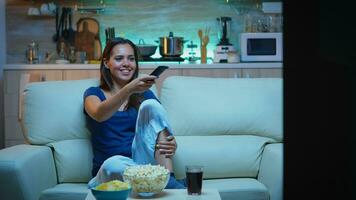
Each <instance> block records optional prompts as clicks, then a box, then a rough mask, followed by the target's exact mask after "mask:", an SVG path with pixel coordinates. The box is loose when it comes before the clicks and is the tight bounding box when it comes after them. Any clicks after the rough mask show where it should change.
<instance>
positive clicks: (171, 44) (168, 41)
mask: <svg viewBox="0 0 356 200" xmlns="http://www.w3.org/2000/svg"><path fill="white" fill-rule="evenodd" d="M187 41H188V40H184V38H183V37H174V36H173V32H169V36H168V37H160V38H159V41H156V42H158V43H159V53H160V54H161V56H163V57H179V56H181V55H182V54H183V50H184V45H183V44H184V43H185V42H187Z"/></svg>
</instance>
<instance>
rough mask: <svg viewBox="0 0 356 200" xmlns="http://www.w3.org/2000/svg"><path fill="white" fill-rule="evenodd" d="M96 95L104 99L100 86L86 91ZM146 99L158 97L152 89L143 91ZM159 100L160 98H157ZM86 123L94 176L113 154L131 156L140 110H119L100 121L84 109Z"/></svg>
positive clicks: (85, 93)
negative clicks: (90, 144)
mask: <svg viewBox="0 0 356 200" xmlns="http://www.w3.org/2000/svg"><path fill="white" fill-rule="evenodd" d="M90 95H95V96H97V97H99V99H100V100H101V101H104V100H105V99H106V98H105V95H104V93H103V91H102V90H101V89H100V87H90V88H88V89H87V90H86V91H85V92H84V100H85V98H86V97H87V96H90ZM143 97H144V99H145V100H146V99H157V97H156V96H155V95H154V93H153V92H152V91H151V90H147V91H145V92H144V93H143ZM157 100H158V99H157ZM84 114H85V116H86V125H87V128H88V129H89V131H90V132H91V143H92V147H93V154H94V157H93V168H92V176H95V175H96V174H97V172H98V170H99V169H100V166H101V165H102V164H103V162H104V161H105V160H106V159H108V158H109V157H111V156H114V155H122V156H126V157H131V145H132V142H133V139H134V136H135V126H136V120H137V114H138V111H137V110H136V108H134V107H129V108H128V109H127V110H125V111H117V112H115V113H114V115H113V116H112V117H110V118H109V119H107V120H105V121H103V122H98V121H96V120H94V119H93V118H91V117H90V116H89V115H88V113H87V112H86V111H85V109H84Z"/></svg>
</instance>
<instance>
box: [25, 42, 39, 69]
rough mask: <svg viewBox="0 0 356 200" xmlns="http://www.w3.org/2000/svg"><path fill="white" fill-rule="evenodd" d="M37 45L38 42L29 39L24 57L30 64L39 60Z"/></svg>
mask: <svg viewBox="0 0 356 200" xmlns="http://www.w3.org/2000/svg"><path fill="white" fill-rule="evenodd" d="M38 53H39V47H38V44H37V43H36V42H35V41H33V40H32V41H31V43H30V44H28V46H27V49H26V58H27V62H28V63H30V64H36V63H38V61H39V56H38Z"/></svg>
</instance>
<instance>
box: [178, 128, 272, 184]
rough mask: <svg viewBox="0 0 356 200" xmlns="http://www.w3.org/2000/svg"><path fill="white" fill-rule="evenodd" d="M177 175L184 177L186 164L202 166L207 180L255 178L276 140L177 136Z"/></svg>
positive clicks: (238, 136) (255, 137)
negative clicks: (269, 145)
mask: <svg viewBox="0 0 356 200" xmlns="http://www.w3.org/2000/svg"><path fill="white" fill-rule="evenodd" d="M175 138H176V141H177V144H178V148H177V151H176V154H175V156H174V157H173V165H174V172H175V174H176V176H177V177H178V178H183V177H185V165H203V166H204V175H203V176H204V178H206V179H211V178H240V177H249V178H256V177H257V174H258V170H259V166H260V162H261V157H262V153H263V149H264V147H265V145H266V144H268V143H270V142H273V141H274V140H273V139H271V138H267V137H261V136H256V135H215V136H204V137H202V136H176V137H175Z"/></svg>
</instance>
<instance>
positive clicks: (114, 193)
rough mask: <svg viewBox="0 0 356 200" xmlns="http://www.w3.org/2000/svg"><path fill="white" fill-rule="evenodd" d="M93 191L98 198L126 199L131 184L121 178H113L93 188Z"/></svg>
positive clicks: (99, 199) (100, 199) (106, 199)
mask: <svg viewBox="0 0 356 200" xmlns="http://www.w3.org/2000/svg"><path fill="white" fill-rule="evenodd" d="M91 192H92V194H93V196H94V197H95V199H96V200H126V199H127V197H128V196H129V194H130V192H131V186H130V185H129V184H128V183H125V182H122V181H119V180H112V181H109V182H106V183H102V184H100V185H98V186H96V187H94V188H91Z"/></svg>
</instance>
